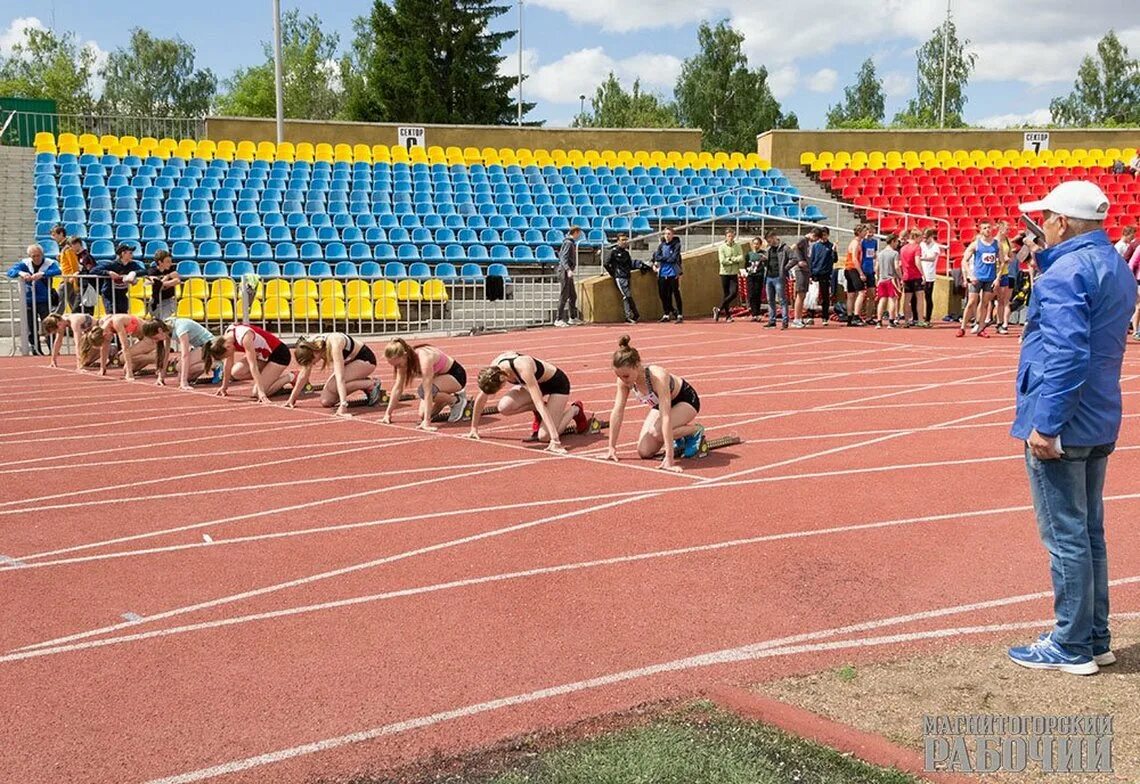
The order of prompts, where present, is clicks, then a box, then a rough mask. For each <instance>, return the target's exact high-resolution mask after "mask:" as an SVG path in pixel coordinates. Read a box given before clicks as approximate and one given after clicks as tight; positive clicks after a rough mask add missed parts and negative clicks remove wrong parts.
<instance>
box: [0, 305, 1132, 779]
mask: <svg viewBox="0 0 1140 784" xmlns="http://www.w3.org/2000/svg"><path fill="white" fill-rule="evenodd" d="M623 331H625V330H622V329H618V328H616V327H589V328H587V327H580V328H576V329H573V330H559V331H553V330H540V331H532V332H528V333H523V334H515V335H483V336H478V337H472V338H460V339H454V340H446V341H441V342H440V345H442V346H443V347H445V348H446V349H447V350H448V351H449V352H452V353H453V354H454V355H455V356H457V357H458V358H459V359H460V360H461V361H462V362H463V363H464V364H465V365H466V367H467V368H468V370H469V372H470V373H471V375H472V377H473V376H474V372H475V371H476V370H477V368H478V367H479V366H480V364H481V363H482V362H485V361H486V360H488V359H489V358H490V357H492V356H493V355H494V354H496V353H497V352H499V351H501V350H504V349H508V348H516V349H519V350H522V351H527V352H533V353H535V354H536V355H538V356H540V357H542V358H544V359H547V358H549V359H551V360H553V361H555V362H556V363H557V364H558V365H559V366H560V367H562V368H564V369H565V370H566V371H567V373H568V374H569V376H570V378H571V380H572V382H573V383H574V385H575V390H576V392H577V393H580V396H581V397H582V398H583V399H584V400H585V401H586V403H587V408H588V409H590V410H600V411H601V412H602V413H603V414H604V415H606V416H608V414H606V413H605V412H608V409H609V407H610V405H611V402H612V385H613V380H612V379H613V376H612V373H611V372H610V370H609V369H608V358H609V354H610V352H611V351H612V350H613V348H614V346H615V343H616V339H617V337H618V335H619V334H620V333H621V332H623ZM633 337H634V344H635V345H636V346H637V347H638V348H639V349H640V350H641V352H642V354H643V356H644V357H645V358H646V359H647V360H648V361H653V362H659V363H662V364H665V365H667V366H668V367H669V368H670V369H671V370H672V371H673V372H675V373H679V374H682V375H684V376H685V377H686V378H688V379H689V380H690V381H692V383H693V384H694V386H696V388H697V390H698V391H699V393H700V395H701V398H702V403H703V410H702V415H701V419H702V421H703V422H704V423H705V424H706V426H707V427H708V429H709V435H710V436H716V435H723V434H727V433H736V434H739V435H741V436H742V437H743V438H744V439H745V443H744V444H742V445H740V446H737V447H732V448H729V449H725V450H721V451H718V452H715V453H713V454H712V455H710V457H709V458H708V459H706V460H704V461H686V472H685V473H684V474H682V475H671V474H666V473H663V472H660V471H657V470H654V468H653V466H654V465H655V464H653V463H647V462H642V461H638V460H636V459H634V453H633V451H632V442H633V440H634V438H635V436H636V434H637V430H638V429H639V426H640V420H641V417H642V416H643V414H644V409H643V408H639V407H636V406H635V405H632V404H631V407H630V409H629V411H628V417H627V424H626V428H625V432H624V433H623V434H622V435H623V438H622V441H623V442H624V443H625V445H626V446H625V449H624V450H623V452H622V457H623V461H622V462H621V463H619V464H613V463H605V462H601V461H599V460H596V459H594V458H596V457H597V456H598V455H599V454H600V452H601V449H602V447H603V446H604V441H603V440H602V439H601V438H599V437H597V436H575V437H568V438H567V439H566V443H567V446H569V447H570V449H571V452H572V454H571V456H570V457H555V456H550V455H547V454H545V453H543V452H541V451H538V450H535V449H533V448H529V447H525V446H524V445H523V444H521V443H520V441H519V438H520V436H521V435H522V434H523V433H524V432H525V431H526V430H527V429H528V428H529V419H527V420H525V421H524V420H523V419H516V420H514V421H510V420H508V421H506V422H504V421H502V420H501V418H497V417H495V418H488V419H486V420H485V421H484V426H485V429H484V440H483V441H482V442H479V443H475V442H471V441H468V440H465V439H462V438H460V437H459V435H461V434H462V433H464V432H466V425H462V426H456V427H455V428H448V427H445V428H444V430H442V431H441V432H440V433H439V434H434V435H428V434H423V433H419V432H416V431H414V430H413V425H414V414H413V413H412V410H411V409H410V408H407V407H405V408H401V409H400V410H399V412H398V415H397V423H396V424H394V425H392V426H384V425H381V424H379V422H378V420H379V418H380V416H381V413H382V412H380V411H373V410H367V409H353V410H354V412H356V413H357V414H358V416H357V417H356V418H355V419H354V420H352V421H344V420H337V419H335V418H333V417H331V416H329V415H328V412H327V411H324V410H322V409H320V407H319V406H318V405H317V404H316V401H315V399H313V398H310V399H308V400H307V401H306V402H305V403H304V404H303V405H302V406H301V407H300V408H298V409H297V410H294V411H289V410H285V409H283V408H281V407H279V406H274V407H267V406H259V405H257V404H254V403H250V402H247V401H246V400H244V387H238V388H237V391H238V392H239V394H238V395H237V396H236V397H233V398H231V399H229V400H219V399H216V398H214V397H213V396H211V395H210V394H209V393H208V391H206V392H202V393H181V392H179V391H177V389H174V388H166V389H158V388H156V387H154V386H153V385H152V384H151V383H150V381H149V380H147V379H144V380H142V381H140V382H138V383H136V384H133V385H131V384H125V383H122V382H121V380H119V379H118V378H108V379H104V378H99V377H96V376H93V375H82V376H80V375H76V374H75V373H73V372H71V371H69V370H50V369H48V368H45V367H43V366H42V362H41V361H36V362H34V363H33V362H30V361H24V360H5V361H3V362H0V406H3V408H4V410H5V411H6V412H7V416H6V417H5V421H4V423H3V424H2V425H0V444H2V445H3V449H2V450H0V488H2V490H0V554H2V555H3V556H4V559H3V563H0V596H2V597H3V601H2V602H0V694H2V695H3V704H4V709H3V710H2V711H0V736H2V737H3V738H4V739H5V742H4V743H3V744H0V770H2V771H4V773H3V776H0V778H4V779H5V780H11V781H20V782H24V783H25V784H34V783H35V782H52V783H53V784H54V783H55V782H60V781H67V782H144V781H162V782H190V781H200V780H208V779H215V778H219V780H222V781H225V782H231V781H233V782H255V781H256V782H262V781H271V782H274V783H275V784H276V783H277V782H307V781H313V780H315V779H317V778H319V777H324V778H326V779H330V778H336V777H338V776H347V775H350V774H354V773H360V772H365V771H369V770H373V771H374V770H382V769H386V768H389V767H391V766H395V765H400V764H403V763H406V762H408V761H410V760H414V759H417V758H422V757H424V756H425V755H428V754H430V753H432V752H434V751H442V752H445V753H447V752H454V751H459V750H463V749H467V748H471V747H473V746H477V745H479V744H484V743H488V742H491V741H494V740H497V739H500V738H503V737H505V736H508V735H512V734H515V733H520V732H525V731H527V730H533V729H536V728H540V727H544V726H549V725H552V724H559V723H563V722H568V721H572V720H574V719H577V718H581V717H585V716H589V715H594V714H597V713H600V712H605V711H611V710H619V709H622V708H625V707H628V706H630V705H633V704H636V703H638V702H642V701H645V700H649V699H657V698H662V697H671V696H677V695H687V694H693V693H696V692H698V691H699V690H700V689H702V688H703V687H706V686H708V685H710V684H713V683H721V682H726V681H728V682H746V681H758V680H765V679H770V678H775V677H780V676H784V675H788V674H791V673H797V672H810V671H815V670H818V669H820V668H823V667H828V666H834V665H835V664H837V663H839V662H847V661H866V660H871V659H876V658H883V657H890V656H897V655H899V654H902V653H905V652H907V651H910V650H913V649H916V648H922V647H923V646H926V647H931V646H945V645H954V644H960V643H963V642H968V641H973V640H977V639H979V638H980V637H983V636H984V635H987V634H994V633H997V632H1002V633H1005V634H1007V635H1008V634H1010V633H1011V631H1010V630H1012V629H1024V631H1023V632H1019V633H1020V634H1022V635H1023V636H1024V637H1026V638H1027V639H1028V638H1031V637H1032V636H1034V635H1035V634H1036V631H1037V630H1038V629H1039V628H1042V626H1043V625H1044V623H1045V621H1044V620H1043V619H1046V618H1048V617H1049V616H1050V607H1051V595H1050V594H1049V585H1048V570H1047V563H1046V558H1045V556H1044V554H1043V552H1042V550H1041V548H1040V545H1039V544H1038V542H1037V537H1036V531H1035V527H1034V523H1033V516H1032V513H1031V510H1030V509H1029V506H1028V504H1029V498H1028V488H1027V485H1026V481H1025V477H1024V468H1023V465H1022V462H1021V455H1020V449H1019V445H1018V444H1016V443H1015V442H1013V441H1012V440H1011V439H1010V438H1009V437H1008V435H1007V428H1008V423H1009V421H1010V419H1011V416H1012V408H1011V407H1012V403H1013V400H1012V387H1013V379H1014V366H1015V362H1016V356H1017V342H1016V339H1015V338H1013V337H1012V336H1010V337H1005V338H1003V337H997V336H995V337H994V338H993V339H991V340H988V341H983V340H977V339H964V340H958V339H955V338H954V336H953V332H952V331H950V330H946V329H936V330H931V331H918V330H909V331H903V330H895V331H886V330H882V331H876V330H871V329H858V330H855V329H845V328H839V327H831V328H828V329H826V330H824V329H820V328H815V329H812V330H805V331H802V332H799V331H790V332H776V331H770V330H761V329H759V328H758V327H757V326H756V325H753V324H750V323H747V322H737V323H735V324H732V325H725V324H715V325H714V324H709V323H707V322H705V323H701V322H697V323H690V324H686V325H684V326H681V327H678V326H675V325H672V324H662V325H658V324H652V325H644V326H640V327H637V328H635V330H634V331H633ZM374 348H379V347H378V346H376V345H374ZM377 353H380V352H379V351H377ZM385 381H386V383H390V382H388V378H387V374H385ZM1123 386H1124V389H1125V394H1126V397H1125V412H1126V417H1127V418H1126V419H1125V426H1124V432H1123V434H1122V437H1121V440H1120V450H1119V451H1118V453H1117V455H1116V456H1115V457H1114V458H1113V462H1112V467H1111V469H1110V474H1109V480H1108V489H1107V495H1108V496H1109V497H1110V499H1111V500H1110V501H1109V502H1108V513H1109V516H1110V520H1109V539H1110V541H1109V546H1110V557H1111V576H1112V578H1113V579H1114V581H1116V585H1115V587H1114V589H1113V590H1114V592H1113V610H1114V613H1118V614H1128V613H1136V612H1140V531H1138V530H1137V529H1136V527H1135V526H1131V525H1128V524H1126V521H1128V520H1135V519H1137V517H1138V516H1140V454H1138V453H1137V451H1136V450H1137V445H1138V444H1140V421H1138V419H1137V417H1140V406H1138V405H1137V401H1138V398H1137V395H1140V353H1138V352H1137V349H1136V348H1135V347H1133V348H1131V349H1130V353H1129V356H1128V359H1127V361H1126V366H1125V381H1124V384H1123ZM206 389H209V388H206ZM239 469H240V470H239ZM204 537H208V538H209V539H210V540H212V541H207V539H206V538H204ZM1018 677H1049V676H1047V675H1038V674H1029V673H1026V674H1023V675H1021V674H1019V676H1018ZM1065 683H1067V681H1062V680H1058V685H1060V686H1063V685H1064V684H1065Z"/></svg>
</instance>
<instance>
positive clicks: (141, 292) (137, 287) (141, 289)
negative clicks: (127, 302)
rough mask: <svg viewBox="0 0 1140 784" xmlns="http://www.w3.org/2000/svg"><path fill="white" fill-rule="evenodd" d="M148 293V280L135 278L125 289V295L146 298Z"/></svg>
mask: <svg viewBox="0 0 1140 784" xmlns="http://www.w3.org/2000/svg"><path fill="white" fill-rule="evenodd" d="M149 294H150V281H149V280H136V281H135V282H134V283H132V284H131V285H130V288H128V289H127V296H129V297H142V298H146V297H147V296H148V295H149Z"/></svg>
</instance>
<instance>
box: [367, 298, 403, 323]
mask: <svg viewBox="0 0 1140 784" xmlns="http://www.w3.org/2000/svg"><path fill="white" fill-rule="evenodd" d="M372 307H373V316H374V317H375V318H376V320H378V321H399V320H400V306H399V304H398V303H397V302H396V299H395V298H394V297H381V298H380V299H375V300H373V302H372Z"/></svg>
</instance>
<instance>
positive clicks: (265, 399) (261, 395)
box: [257, 392, 270, 403]
mask: <svg viewBox="0 0 1140 784" xmlns="http://www.w3.org/2000/svg"><path fill="white" fill-rule="evenodd" d="M257 402H258V403H269V402H270V400H269V396H268V395H266V394H265V393H264V392H258V393H257Z"/></svg>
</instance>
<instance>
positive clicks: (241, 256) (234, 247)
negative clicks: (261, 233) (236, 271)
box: [222, 242, 249, 262]
mask: <svg viewBox="0 0 1140 784" xmlns="http://www.w3.org/2000/svg"><path fill="white" fill-rule="evenodd" d="M222 257H223V258H224V259H225V260H226V261H231V262H232V261H248V260H249V249H248V248H246V247H245V243H244V242H227V243H226V248H225V251H223V253H222Z"/></svg>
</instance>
